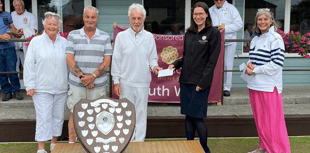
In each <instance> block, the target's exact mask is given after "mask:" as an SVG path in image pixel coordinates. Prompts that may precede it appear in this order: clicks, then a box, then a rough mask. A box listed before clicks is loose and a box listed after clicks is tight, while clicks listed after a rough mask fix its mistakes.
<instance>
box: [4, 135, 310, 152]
mask: <svg viewBox="0 0 310 153" xmlns="http://www.w3.org/2000/svg"><path fill="white" fill-rule="evenodd" d="M150 141H186V139H146V142H150ZM60 143H66V142H60ZM258 143H259V140H258V138H210V139H208V146H209V147H210V149H211V152H212V153H246V152H248V151H251V150H254V149H256V148H257V146H258ZM290 143H291V151H292V153H307V152H310V137H290ZM49 145H50V142H46V143H45V149H46V150H48V149H49ZM36 150H37V143H33V142H25V143H0V153H36Z"/></svg>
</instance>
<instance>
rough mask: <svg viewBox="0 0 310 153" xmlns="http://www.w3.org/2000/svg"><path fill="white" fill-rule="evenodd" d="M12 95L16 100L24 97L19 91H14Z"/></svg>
mask: <svg viewBox="0 0 310 153" xmlns="http://www.w3.org/2000/svg"><path fill="white" fill-rule="evenodd" d="M13 96H14V97H15V99H17V100H22V99H24V98H23V95H22V93H21V92H20V91H19V92H14V94H13Z"/></svg>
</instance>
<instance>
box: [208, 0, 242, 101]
mask: <svg viewBox="0 0 310 153" xmlns="http://www.w3.org/2000/svg"><path fill="white" fill-rule="evenodd" d="M214 3H215V5H213V6H212V7H210V8H209V12H210V16H211V19H212V24H213V26H218V27H220V25H221V24H223V23H224V24H225V39H237V31H238V30H239V29H241V28H242V27H243V22H242V20H241V17H240V13H239V12H238V10H237V9H236V7H235V6H234V5H232V4H229V3H228V2H227V1H226V0H214ZM236 45H237V43H236V42H225V57H224V70H232V68H233V65H234V56H235V52H236ZM231 80H232V72H226V73H224V96H230V89H231V86H232V82H231Z"/></svg>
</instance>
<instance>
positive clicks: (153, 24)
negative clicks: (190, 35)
mask: <svg viewBox="0 0 310 153" xmlns="http://www.w3.org/2000/svg"><path fill="white" fill-rule="evenodd" d="M144 7H145V9H146V12H147V13H146V20H145V23H144V26H145V29H146V30H148V31H151V32H152V33H155V34H184V30H185V28H184V27H185V26H184V24H185V0H169V1H167V0H144Z"/></svg>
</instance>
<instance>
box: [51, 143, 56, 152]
mask: <svg viewBox="0 0 310 153" xmlns="http://www.w3.org/2000/svg"><path fill="white" fill-rule="evenodd" d="M55 146H56V143H51V145H50V151H52V150H53V149H54V148H55Z"/></svg>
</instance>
